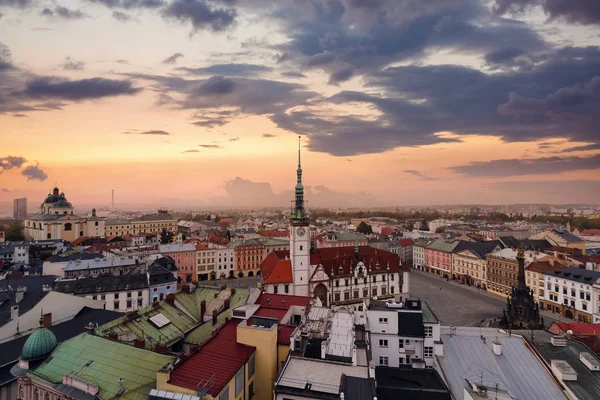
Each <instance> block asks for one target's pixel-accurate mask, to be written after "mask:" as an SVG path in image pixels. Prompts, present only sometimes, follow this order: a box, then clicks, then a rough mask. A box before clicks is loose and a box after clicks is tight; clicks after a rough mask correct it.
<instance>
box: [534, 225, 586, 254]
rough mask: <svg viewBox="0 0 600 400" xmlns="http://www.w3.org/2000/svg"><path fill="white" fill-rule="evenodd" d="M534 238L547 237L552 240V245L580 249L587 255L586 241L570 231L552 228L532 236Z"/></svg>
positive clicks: (547, 239)
mask: <svg viewBox="0 0 600 400" xmlns="http://www.w3.org/2000/svg"><path fill="white" fill-rule="evenodd" d="M532 239H545V240H546V241H548V242H550V244H551V245H552V246H560V247H569V248H572V249H579V250H581V253H582V254H584V255H585V242H584V241H583V240H581V239H580V238H578V237H577V236H575V235H573V234H572V233H571V232H568V231H560V230H557V229H552V230H550V231H544V232H541V233H539V234H537V235H536V236H534V237H532Z"/></svg>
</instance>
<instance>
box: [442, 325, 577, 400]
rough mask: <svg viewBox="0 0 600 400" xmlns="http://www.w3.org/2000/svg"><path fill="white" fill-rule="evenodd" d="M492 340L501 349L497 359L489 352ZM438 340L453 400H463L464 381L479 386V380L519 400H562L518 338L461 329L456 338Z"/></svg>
mask: <svg viewBox="0 0 600 400" xmlns="http://www.w3.org/2000/svg"><path fill="white" fill-rule="evenodd" d="M480 334H482V335H483V336H484V337H485V338H486V341H485V342H483V341H482V340H481V338H480V337H479V335H480ZM496 338H497V340H498V341H499V342H500V343H501V345H502V355H501V356H497V355H495V354H494V353H493V351H492V341H493V340H495V339H496ZM441 339H442V341H443V342H444V356H443V357H438V361H439V364H440V366H441V368H442V371H443V375H444V376H445V378H446V381H447V382H448V384H449V386H450V389H451V391H452V393H453V394H454V396H455V398H456V399H457V400H462V399H463V398H464V388H465V387H466V384H467V383H466V382H467V381H466V380H468V381H469V382H477V383H479V382H481V380H482V379H481V378H482V376H483V384H484V385H486V386H489V387H492V388H493V387H495V386H496V385H498V388H499V389H502V390H506V391H508V392H509V393H510V394H511V395H512V396H513V397H516V398H517V399H519V400H539V399H544V400H559V399H560V400H564V399H565V396H564V395H563V394H562V390H561V389H560V387H559V386H558V384H557V383H556V382H555V380H554V378H553V377H552V376H551V375H550V373H549V372H548V370H547V369H546V368H545V366H544V365H543V364H542V363H541V362H540V361H539V359H538V358H537V356H536V355H535V354H534V353H533V352H532V351H531V350H530V349H529V347H528V346H527V345H526V343H525V340H524V339H523V338H522V337H520V336H517V335H512V336H511V337H508V335H503V334H502V333H501V332H499V331H498V330H494V329H479V328H471V329H465V328H461V330H460V331H459V332H458V334H453V335H450V334H447V333H444V334H442V335H441Z"/></svg>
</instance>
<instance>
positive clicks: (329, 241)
mask: <svg viewBox="0 0 600 400" xmlns="http://www.w3.org/2000/svg"><path fill="white" fill-rule="evenodd" d="M317 243H318V244H317V247H319V248H330V247H349V246H355V245H356V244H358V245H359V246H368V245H369V240H368V239H367V237H366V236H365V235H364V234H362V233H358V232H327V234H325V236H323V237H321V238H320V239H319V240H318V241H317Z"/></svg>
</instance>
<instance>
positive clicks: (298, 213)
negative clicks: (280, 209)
mask: <svg viewBox="0 0 600 400" xmlns="http://www.w3.org/2000/svg"><path fill="white" fill-rule="evenodd" d="M300 139H301V137H300V136H298V169H297V170H296V175H297V181H296V189H295V192H296V204H295V207H294V212H293V213H292V219H299V220H305V219H306V218H307V215H306V211H305V210H304V186H303V185H302V164H301V159H300V148H301V146H300V145H301V142H300Z"/></svg>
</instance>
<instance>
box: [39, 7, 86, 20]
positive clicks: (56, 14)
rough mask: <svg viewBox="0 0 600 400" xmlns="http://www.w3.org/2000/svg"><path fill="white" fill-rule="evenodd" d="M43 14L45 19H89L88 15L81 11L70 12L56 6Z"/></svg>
mask: <svg viewBox="0 0 600 400" xmlns="http://www.w3.org/2000/svg"><path fill="white" fill-rule="evenodd" d="M41 14H42V15H43V16H45V17H50V18H60V19H83V18H87V17H88V16H87V15H86V14H84V13H83V12H81V10H70V9H68V8H67V7H63V6H56V7H54V9H53V10H51V9H50V8H44V9H43V10H42V12H41Z"/></svg>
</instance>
